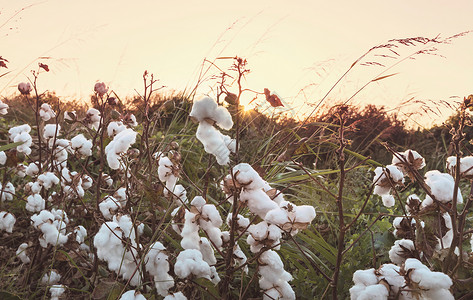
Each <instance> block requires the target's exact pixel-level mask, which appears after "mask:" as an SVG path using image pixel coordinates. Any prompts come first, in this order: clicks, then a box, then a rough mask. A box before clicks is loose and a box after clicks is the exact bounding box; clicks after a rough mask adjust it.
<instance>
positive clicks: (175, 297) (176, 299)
mask: <svg viewBox="0 0 473 300" xmlns="http://www.w3.org/2000/svg"><path fill="white" fill-rule="evenodd" d="M163 300H187V297H186V296H184V294H183V293H182V292H177V293H172V294H169V295H167V296H166V297H164V299H163Z"/></svg>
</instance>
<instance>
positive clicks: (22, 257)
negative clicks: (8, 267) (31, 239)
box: [16, 243, 31, 264]
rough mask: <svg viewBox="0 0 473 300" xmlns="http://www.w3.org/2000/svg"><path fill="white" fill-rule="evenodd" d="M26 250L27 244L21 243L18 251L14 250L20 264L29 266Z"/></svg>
mask: <svg viewBox="0 0 473 300" xmlns="http://www.w3.org/2000/svg"><path fill="white" fill-rule="evenodd" d="M27 248H28V244H27V243H23V244H21V245H20V246H18V249H17V250H16V255H17V256H18V258H19V259H20V260H21V262H22V263H24V264H29V263H30V262H31V260H30V258H29V257H28V255H27V253H26V249H27Z"/></svg>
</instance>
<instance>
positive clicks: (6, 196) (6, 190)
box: [0, 182, 16, 202]
mask: <svg viewBox="0 0 473 300" xmlns="http://www.w3.org/2000/svg"><path fill="white" fill-rule="evenodd" d="M0 192H1V194H2V197H1V198H0V200H1V201H2V202H3V201H12V200H13V196H14V195H15V192H16V191H15V187H14V186H13V184H12V183H11V182H7V183H6V184H5V187H3V186H2V184H1V183H0Z"/></svg>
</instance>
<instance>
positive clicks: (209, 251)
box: [200, 237, 217, 266]
mask: <svg viewBox="0 0 473 300" xmlns="http://www.w3.org/2000/svg"><path fill="white" fill-rule="evenodd" d="M200 253H202V259H203V260H204V261H205V262H206V263H208V264H209V265H210V266H211V265H215V264H216V263H217V259H216V258H215V253H214V249H213V248H212V244H211V243H210V241H209V239H208V238H206V237H201V238H200Z"/></svg>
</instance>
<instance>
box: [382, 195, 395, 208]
mask: <svg viewBox="0 0 473 300" xmlns="http://www.w3.org/2000/svg"><path fill="white" fill-rule="evenodd" d="M381 199H382V200H383V204H384V206H386V207H393V206H394V203H395V202H396V200H395V199H394V197H393V195H389V194H388V195H382V196H381Z"/></svg>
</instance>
